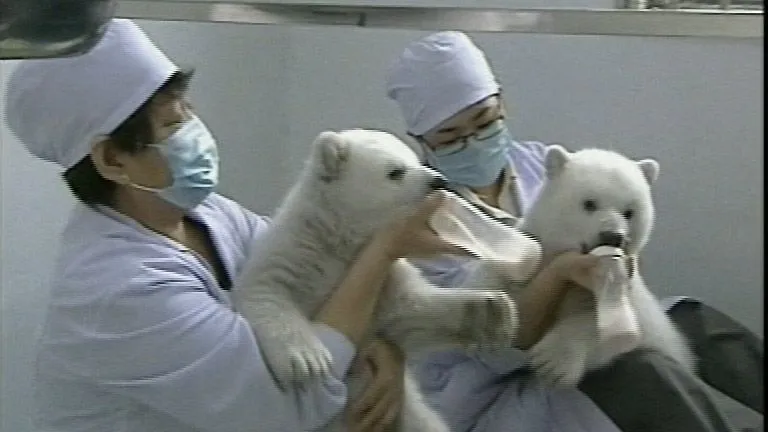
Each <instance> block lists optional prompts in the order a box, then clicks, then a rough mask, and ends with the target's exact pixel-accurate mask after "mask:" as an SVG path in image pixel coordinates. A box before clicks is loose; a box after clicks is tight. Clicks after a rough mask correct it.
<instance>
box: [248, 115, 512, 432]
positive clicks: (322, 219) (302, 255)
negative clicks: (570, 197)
mask: <svg viewBox="0 0 768 432" xmlns="http://www.w3.org/2000/svg"><path fill="white" fill-rule="evenodd" d="M439 179H442V177H441V176H440V175H439V174H438V173H437V172H435V171H433V170H430V169H429V168H425V167H423V166H422V165H421V164H420V163H419V160H418V158H417V156H416V155H415V154H414V153H413V151H412V150H410V149H409V148H408V146H407V145H406V144H405V143H403V142H402V141H400V140H399V139H397V138H396V137H394V136H392V135H390V134H388V133H385V132H381V131H374V130H362V129H353V130H347V131H342V132H339V133H336V132H330V131H329V132H323V133H321V134H320V135H319V136H318V137H317V138H316V140H315V142H314V144H313V149H312V154H311V156H310V158H309V160H308V162H307V164H306V167H305V169H304V171H303V172H302V174H301V176H300V178H299V179H298V181H297V182H296V184H295V185H294V187H293V188H292V189H291V191H290V192H289V194H288V196H287V197H286V198H285V200H284V202H283V203H282V205H281V206H280V207H279V209H278V211H277V213H276V215H275V217H274V220H273V226H272V228H271V229H270V231H269V232H268V233H267V234H266V235H265V238H262V239H261V240H260V244H259V245H257V250H258V252H257V253H255V254H254V257H253V258H252V260H251V262H250V263H249V265H248V267H247V269H246V271H245V272H244V277H243V280H242V283H240V284H239V288H238V296H237V299H236V302H237V307H238V309H239V310H240V312H241V313H242V315H243V316H244V317H245V318H246V319H247V320H248V321H249V322H250V323H251V324H252V326H253V329H254V332H255V333H256V335H257V337H258V340H259V344H260V347H261V349H262V352H263V354H264V357H265V359H266V361H267V363H268V365H269V367H270V369H271V371H272V372H273V374H274V377H275V379H276V381H277V382H278V384H279V385H281V386H282V387H284V388H285V387H288V386H291V385H305V384H307V382H308V381H310V380H313V379H322V378H323V377H325V376H327V374H328V373H329V365H330V362H332V361H333V359H332V358H331V356H330V354H329V353H328V351H327V350H326V348H325V347H324V346H323V345H322V344H321V343H320V342H319V341H318V340H317V338H316V337H315V336H314V334H313V332H312V330H311V328H310V320H309V319H308V318H309V317H312V316H313V315H314V314H315V313H316V312H317V311H318V309H319V308H320V307H321V306H322V305H323V303H324V302H325V301H326V300H327V299H328V298H329V296H330V295H331V294H332V293H333V291H334V289H335V288H336V287H338V286H339V284H340V283H341V282H342V280H343V279H344V277H345V275H346V273H347V271H348V269H349V268H350V266H351V264H352V262H353V260H354V259H355V258H356V256H357V255H358V253H359V252H360V251H361V249H362V248H363V247H364V245H365V244H366V242H367V241H368V240H369V239H370V238H371V235H372V234H373V233H374V232H375V231H377V230H378V229H380V228H382V227H383V226H385V224H387V223H389V222H390V221H393V220H394V219H395V218H401V217H403V216H404V215H406V214H407V213H409V212H411V211H413V209H414V207H415V206H416V205H417V204H418V203H419V202H421V201H422V200H423V199H424V197H425V196H426V195H427V194H428V193H430V192H431V191H432V190H433V189H434V187H435V184H434V183H435V180H439ZM386 284H387V286H386V287H385V288H384V291H383V293H384V294H383V296H382V299H381V301H380V303H379V309H378V311H377V315H376V318H375V322H374V325H373V329H372V331H371V334H370V337H373V336H382V337H385V338H387V339H388V340H390V341H392V342H394V343H396V344H398V345H399V346H400V347H401V348H403V349H404V350H405V351H406V354H408V355H412V354H414V353H415V351H417V350H430V349H435V348H438V347H443V346H445V347H447V346H454V347H465V348H468V347H470V346H474V345H475V344H479V345H481V346H484V345H488V346H492V345H494V344H501V343H505V342H506V343H508V341H509V340H511V338H513V336H514V334H515V332H516V326H517V316H516V311H515V308H514V305H513V303H512V302H511V300H510V299H509V296H508V295H507V294H505V293H503V292H501V291H497V292H482V291H477V290H456V291H453V290H451V291H448V290H441V289H438V288H436V287H434V286H432V285H431V284H429V283H428V282H427V281H426V280H425V279H424V278H423V277H422V276H421V274H420V273H419V271H418V270H417V269H416V268H415V267H413V266H412V265H411V264H409V263H408V262H407V261H406V260H403V259H401V260H398V261H396V262H395V263H394V265H393V266H392V269H391V272H390V275H389V278H388V280H387V281H386ZM370 337H369V338H368V339H367V340H370ZM363 345H365V344H363ZM353 369H354V368H353ZM369 379H370V377H368V376H350V377H348V381H347V382H348V385H349V398H350V400H355V399H356V398H358V397H359V395H360V392H361V391H362V390H363V389H364V388H365V385H366V383H367V382H368V380H369ZM405 380H406V387H405V391H406V395H405V406H404V408H403V410H402V415H401V419H400V423H399V426H398V427H397V428H395V429H394V430H396V431H401V432H417V431H419V432H443V431H448V428H447V427H446V426H445V424H444V423H443V422H442V420H440V418H439V417H438V416H437V415H436V414H435V413H434V412H433V411H432V410H431V409H430V408H428V407H427V405H426V404H425V403H424V402H423V401H422V398H421V395H420V394H419V392H418V388H417V385H416V383H415V382H414V381H413V380H412V379H411V378H410V376H409V375H408V374H406V377H405ZM326 430H327V431H343V430H344V427H343V425H342V423H341V421H340V420H337V421H336V422H334V423H333V424H332V425H330V426H329V427H328V428H327V429H326Z"/></svg>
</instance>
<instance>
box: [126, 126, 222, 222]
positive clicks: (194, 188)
mask: <svg viewBox="0 0 768 432" xmlns="http://www.w3.org/2000/svg"><path fill="white" fill-rule="evenodd" d="M150 146H151V147H155V148H156V149H158V150H159V151H160V153H161V154H162V155H163V156H164V157H165V159H166V161H167V163H168V169H169V170H170V171H171V176H172V178H173V182H172V183H171V185H170V186H168V187H165V188H151V187H147V186H142V185H138V184H135V183H130V185H131V186H133V187H135V188H137V189H141V190H145V191H149V192H154V193H156V194H157V195H158V196H160V198H162V199H164V200H165V201H167V202H169V203H171V204H173V205H175V206H176V207H179V208H181V209H183V210H190V209H192V208H195V207H197V205H198V204H200V203H201V202H203V200H205V198H206V197H208V195H209V194H210V193H211V192H212V191H213V189H214V188H215V187H216V185H217V184H218V180H219V154H218V150H217V148H216V140H215V139H214V138H213V135H211V133H210V131H208V128H207V127H205V124H204V123H203V122H202V121H201V120H200V119H199V118H197V117H193V118H192V119H191V120H189V121H188V122H186V123H185V124H184V125H183V126H182V127H181V128H180V129H179V130H177V131H176V132H175V133H174V134H173V135H171V136H170V137H168V138H167V139H165V140H164V141H163V142H161V143H159V144H151V145H150Z"/></svg>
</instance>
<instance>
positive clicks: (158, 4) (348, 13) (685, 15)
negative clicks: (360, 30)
mask: <svg viewBox="0 0 768 432" xmlns="http://www.w3.org/2000/svg"><path fill="white" fill-rule="evenodd" d="M625 6H626V5H625ZM117 15H118V16H121V17H126V18H134V19H148V20H161V21H176V20H179V21H200V22H226V23H240V24H256V25H302V26H304V25H319V26H356V27H367V28H392V29H412V30H431V31H434V30H446V29H452V30H463V31H467V32H502V33H547V34H561V35H620V36H660V37H676V36H679V37H718V38H762V37H763V12H762V10H728V11H723V10H686V11H681V10H679V9H653V10H638V9H636V8H632V9H630V8H627V7H620V8H616V9H559V8H558V9H496V8H478V7H471V8H458V7H434V6H430V7H400V6H397V7H395V6H392V7H388V6H346V5H322V4H288V3H280V4H277V3H266V2H261V3H259V2H249V1H242V0H241V1H231V2H227V1H204V0H197V1H192V0H188V1H179V0H165V1H157V0H154V1H153V0H120V1H119V2H118V9H117Z"/></svg>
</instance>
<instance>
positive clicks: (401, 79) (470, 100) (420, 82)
mask: <svg viewBox="0 0 768 432" xmlns="http://www.w3.org/2000/svg"><path fill="white" fill-rule="evenodd" d="M386 81H387V82H386V87H387V89H386V91H387V96H388V97H389V98H390V99H392V100H394V101H395V102H396V103H397V104H398V105H399V106H400V111H401V112H402V114H403V117H404V118H405V122H406V125H407V126H408V132H410V133H412V134H413V135H416V136H419V135H423V134H424V133H425V132H427V131H429V130H431V129H433V128H434V127H436V126H437V125H439V124H440V123H442V122H443V121H445V120H447V119H448V118H449V117H451V116H453V115H454V114H456V113H458V112H459V111H461V110H463V109H464V108H467V107H468V106H470V105H473V104H475V103H477V102H480V101H481V100H483V99H485V98H487V97H488V96H491V95H493V94H496V93H498V92H499V84H498V82H497V81H496V78H495V77H494V76H493V72H492V71H491V67H490V65H489V64H488V61H487V60H486V58H485V54H483V52H482V51H480V49H479V48H478V47H477V46H475V44H473V43H472V41H471V40H470V39H469V37H467V35H465V34H464V33H461V32H457V31H444V32H438V33H434V34H431V35H429V36H427V37H425V38H423V39H421V40H418V41H416V42H413V43H411V44H410V45H408V46H407V47H406V48H405V50H404V51H403V53H402V54H401V55H400V57H398V58H397V60H396V61H395V63H394V64H393V65H392V66H391V68H390V70H389V73H388V75H387V79H386Z"/></svg>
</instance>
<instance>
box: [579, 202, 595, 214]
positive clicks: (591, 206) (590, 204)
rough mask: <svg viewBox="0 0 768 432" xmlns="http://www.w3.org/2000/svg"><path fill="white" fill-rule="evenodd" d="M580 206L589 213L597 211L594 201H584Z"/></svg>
mask: <svg viewBox="0 0 768 432" xmlns="http://www.w3.org/2000/svg"><path fill="white" fill-rule="evenodd" d="M582 205H583V206H584V210H586V211H588V212H590V213H592V212H593V211H596V210H597V201H595V200H591V199H589V200H586V201H584V203H583V204H582Z"/></svg>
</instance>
